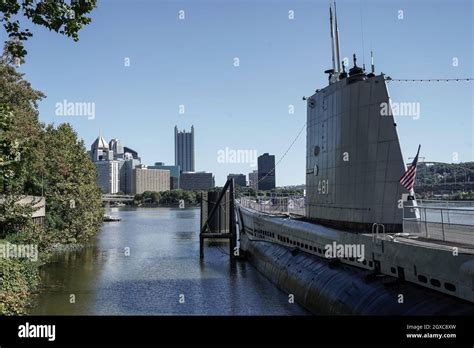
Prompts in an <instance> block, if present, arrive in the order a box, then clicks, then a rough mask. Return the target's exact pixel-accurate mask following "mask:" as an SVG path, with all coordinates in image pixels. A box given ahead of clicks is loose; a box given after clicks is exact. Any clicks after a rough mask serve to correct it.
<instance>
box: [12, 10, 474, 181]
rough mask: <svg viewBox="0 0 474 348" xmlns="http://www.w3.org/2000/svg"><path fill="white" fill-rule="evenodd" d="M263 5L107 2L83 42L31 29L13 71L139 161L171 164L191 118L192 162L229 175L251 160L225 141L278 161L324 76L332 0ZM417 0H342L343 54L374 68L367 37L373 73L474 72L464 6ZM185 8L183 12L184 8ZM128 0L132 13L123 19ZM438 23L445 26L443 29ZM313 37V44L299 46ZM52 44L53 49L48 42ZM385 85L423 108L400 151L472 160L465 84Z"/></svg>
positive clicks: (82, 127) (47, 107)
mask: <svg viewBox="0 0 474 348" xmlns="http://www.w3.org/2000/svg"><path fill="white" fill-rule="evenodd" d="M267 4H268V1H261V2H258V3H256V4H254V5H250V4H247V3H234V4H228V5H227V4H226V6H215V5H214V4H213V3H212V2H206V1H203V2H201V3H200V4H199V5H195V4H193V3H190V2H179V3H173V4H171V3H167V2H158V3H153V2H139V3H137V5H136V6H135V7H133V8H131V9H130V8H129V7H128V6H126V3H122V2H111V1H103V2H101V4H100V5H99V7H98V8H97V11H94V13H92V23H91V24H90V25H89V26H87V27H86V28H84V30H83V31H81V34H80V41H79V42H78V43H73V42H69V41H68V40H66V39H65V38H62V37H58V36H54V35H51V33H50V32H49V31H48V30H45V29H42V28H39V27H32V28H31V30H32V32H33V33H34V35H35V36H34V40H31V41H29V42H28V44H27V49H28V51H29V52H30V53H29V57H28V59H27V61H26V64H24V65H23V66H21V67H20V68H19V70H20V71H21V72H24V73H25V74H26V78H28V79H29V80H30V81H31V83H32V85H33V87H34V88H37V89H39V90H42V91H43V92H45V94H46V95H47V96H48V98H47V99H45V100H44V101H42V102H41V103H40V120H41V121H43V122H54V123H56V124H57V123H62V122H69V123H71V124H72V126H73V127H74V129H76V130H77V132H78V135H79V137H80V138H82V139H84V142H85V143H86V144H90V143H91V142H92V141H93V140H94V139H95V138H96V136H97V133H98V132H97V130H98V129H107V134H104V135H106V136H107V137H109V138H112V136H113V137H116V138H119V139H121V140H122V141H123V143H124V144H133V148H134V149H136V150H137V151H138V152H139V153H140V155H141V156H142V159H143V162H144V163H149V164H152V163H154V162H156V161H162V162H165V163H173V157H174V154H173V145H172V144H173V138H172V134H170V133H171V132H170V129H172V128H173V127H174V126H175V125H178V127H179V128H181V129H182V128H185V129H189V128H190V126H191V125H194V126H195V127H196V128H197V129H199V132H198V135H197V136H196V144H195V146H196V168H195V169H196V170H197V171H199V170H207V171H211V172H212V173H214V175H215V177H216V184H217V185H220V186H222V185H223V183H224V182H225V179H226V176H227V174H229V173H249V172H251V171H252V170H253V169H254V168H253V167H252V166H251V165H250V164H249V163H239V162H236V163H230V162H226V163H221V162H219V161H218V152H219V151H220V150H223V149H226V148H229V149H231V150H248V151H255V152H256V153H258V154H263V153H265V152H269V153H271V154H274V155H275V156H276V162H278V161H279V160H280V158H281V156H282V155H283V153H285V151H286V149H287V148H288V146H289V145H290V144H291V142H292V141H293V139H294V138H295V136H296V135H297V134H298V131H299V130H300V129H301V127H302V126H303V125H304V123H305V121H306V103H305V102H303V101H302V100H301V97H302V96H309V95H311V94H312V92H313V91H314V90H315V89H317V88H322V87H324V86H325V85H326V84H327V76H326V75H325V74H324V70H326V69H328V68H330V65H331V58H330V41H329V30H328V29H329V28H328V26H327V17H328V6H327V2H326V1H320V2H316V3H308V2H303V1H301V2H286V1H284V2H281V3H278V4H273V3H272V6H271V7H269V6H266V5H267ZM374 4H376V6H375V5H374ZM424 4H425V3H424V2H423V1H419V2H407V1H394V2H388V3H374V2H371V1H367V2H365V4H363V5H362V7H361V5H360V4H359V3H354V2H348V1H339V2H338V18H339V25H340V29H341V51H342V56H343V57H349V58H350V57H351V55H352V53H353V52H355V53H357V55H358V58H359V62H360V63H361V64H362V63H365V64H366V66H369V65H370V58H369V52H370V50H371V49H373V51H374V55H375V69H376V72H377V73H378V72H380V71H383V72H385V73H386V74H387V75H389V76H391V77H393V78H402V79H403V78H437V77H439V78H443V77H450V78H451V77H452V78H463V77H472V66H471V64H469V62H471V61H472V51H471V50H470V49H469V45H466V44H465V43H467V42H472V31H470V30H466V28H469V25H470V13H471V12H472V4H471V3H470V2H469V1H455V2H453V3H441V2H439V3H437V6H433V7H431V6H424ZM183 9H184V10H185V13H186V15H185V19H183V20H180V19H179V18H178V15H179V11H180V10H183ZM129 11H132V12H133V13H131V14H130V22H126V23H128V25H126V26H123V27H121V26H120V25H118V23H122V22H123V21H126V20H127V21H128V18H129ZM289 11H293V14H294V17H293V19H290V18H289ZM400 11H402V12H403V15H402V17H403V18H402V19H400ZM107 13H113V14H114V16H112V17H110V16H107ZM135 14H136V15H135ZM138 14H139V15H138ZM361 15H362V16H363V19H364V21H363V23H364V24H363V25H362V26H361ZM111 18H113V19H111ZM369 18H370V20H369ZM157 19H158V21H157ZM138 20H140V21H142V22H143V23H145V24H144V27H145V28H146V29H147V30H146V31H142V30H139V29H137V28H143V26H142V27H140V25H138V24H137V22H135V21H138ZM242 23H249V24H248V25H246V26H244V25H242ZM438 23H444V24H445V25H443V30H442V31H441V29H440V27H439V25H438ZM216 28H219V30H218V31H216V30H215V29H216ZM374 28H383V30H380V29H378V30H374ZM168 33H171V34H169V35H168ZM362 33H363V34H364V35H361V34H362ZM433 33H435V34H436V35H433ZM191 34H195V36H193V37H194V39H193V40H189V37H190V36H189V35H191ZM310 37H311V38H314V40H313V42H314V45H308V44H307V43H308V38H310ZM137 38H138V39H137ZM363 39H365V41H364V40H363ZM420 41H422V42H424V43H425V44H424V45H423V47H420V46H419V45H418V42H420ZM144 42H146V44H143V43H144ZM177 42H178V43H180V44H178V45H177V44H176V43H177ZM394 42H396V43H397V44H396V45H394V44H393V43H394ZM440 42H442V44H443V52H441V53H440V51H439V43H440ZM150 43H153V44H150ZM46 44H47V46H48V48H49V49H48V50H42V49H41V47H44V46H45V45H46ZM104 48H105V49H104ZM320 52H322V53H321V54H320ZM85 54H87V57H88V59H84V58H83V57H84V55H85ZM58 56H61V57H63V58H62V59H60V60H58V59H55V58H54V57H58ZM127 64H128V65H127ZM236 64H237V66H236ZM72 67H74V68H72ZM45 75H48V76H49V78H48V79H45V78H44V76H45ZM65 77H67V79H65ZM135 86H140V87H139V88H137V87H135ZM389 89H390V91H389V92H390V94H391V96H392V98H393V100H394V101H399V102H417V103H419V105H420V106H421V108H420V110H421V115H420V117H419V118H416V119H415V118H414V117H397V118H396V122H397V125H398V131H399V136H400V142H401V146H402V153H403V157H404V159H405V161H406V162H408V158H409V157H413V156H414V154H415V152H416V148H417V146H418V144H419V143H421V144H422V151H421V154H420V156H421V157H425V158H426V160H431V161H441V162H467V161H472V160H473V157H474V156H473V147H472V137H473V133H474V132H473V127H472V126H473V122H472V99H471V97H470V96H471V94H472V86H470V85H469V84H465V83H449V84H447V83H425V84H416V83H414V84H409V83H396V82H392V83H389ZM440 94H441V95H443V98H439V97H437V96H439V95H440ZM66 101H67V102H72V103H78V102H87V103H93V104H91V108H90V110H91V112H90V114H88V115H82V116H84V117H75V116H71V115H69V114H68V113H67V112H64V111H63V113H62V114H61V113H60V112H59V111H58V110H59V108H57V104H60V105H64V106H66V104H67V103H66ZM92 106H93V107H92ZM63 109H66V108H65V107H64V108H63ZM58 113H59V114H58ZM79 116H80V115H79ZM447 120H449V121H447ZM439 139H443V141H439ZM305 144H306V139H305V134H304V133H303V134H301V136H300V137H299V138H298V140H297V141H296V142H295V144H294V146H293V148H292V149H291V151H290V152H289V155H288V156H286V158H285V159H284V160H283V161H282V162H281V164H280V165H278V167H277V170H278V177H277V183H276V184H277V186H285V185H291V184H294V185H296V184H303V183H305V170H306V156H305Z"/></svg>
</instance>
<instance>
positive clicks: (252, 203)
mask: <svg viewBox="0 0 474 348" xmlns="http://www.w3.org/2000/svg"><path fill="white" fill-rule="evenodd" d="M240 204H241V205H242V206H243V207H245V208H249V209H253V210H256V211H260V212H263V213H268V214H286V215H287V214H289V215H299V216H304V214H305V197H302V196H279V195H275V196H270V197H255V196H254V197H251V196H242V197H240Z"/></svg>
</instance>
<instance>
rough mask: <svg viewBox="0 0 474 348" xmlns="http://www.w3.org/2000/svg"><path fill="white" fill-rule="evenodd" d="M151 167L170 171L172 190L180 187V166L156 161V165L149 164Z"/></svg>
mask: <svg viewBox="0 0 474 348" xmlns="http://www.w3.org/2000/svg"><path fill="white" fill-rule="evenodd" d="M148 168H149V169H164V170H169V171H170V188H169V189H170V190H175V189H179V174H180V168H179V166H171V165H165V164H164V163H163V162H155V165H153V166H148Z"/></svg>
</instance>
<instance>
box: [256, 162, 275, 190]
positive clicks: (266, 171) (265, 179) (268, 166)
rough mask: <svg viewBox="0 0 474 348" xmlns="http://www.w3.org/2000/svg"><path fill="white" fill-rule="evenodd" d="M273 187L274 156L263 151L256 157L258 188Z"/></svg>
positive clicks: (270, 188) (268, 188)
mask: <svg viewBox="0 0 474 348" xmlns="http://www.w3.org/2000/svg"><path fill="white" fill-rule="evenodd" d="M274 188H275V156H274V155H269V154H268V153H264V154H263V155H261V156H259V157H258V189H259V190H272V189H274Z"/></svg>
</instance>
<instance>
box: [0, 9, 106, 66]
mask: <svg viewBox="0 0 474 348" xmlns="http://www.w3.org/2000/svg"><path fill="white" fill-rule="evenodd" d="M96 3H97V1H96V0H69V1H68V0H18V1H17V0H1V1H0V13H1V14H2V16H0V23H2V25H3V27H4V29H5V31H6V33H7V35H8V40H7V41H5V51H6V54H7V55H8V56H9V58H10V60H11V61H12V62H14V63H15V64H16V65H19V63H20V62H21V61H22V60H23V59H24V58H25V56H26V54H27V51H26V49H25V47H24V42H25V41H26V40H28V38H30V37H32V36H33V34H32V33H31V31H30V30H29V29H28V28H25V29H22V28H21V26H20V20H19V19H17V17H18V16H21V15H22V16H24V17H26V18H27V19H28V20H30V21H31V22H32V23H34V24H36V25H41V26H43V27H45V28H48V29H49V30H52V31H55V32H57V33H59V34H62V35H66V36H68V37H71V38H72V39H73V40H74V41H78V40H79V35H78V33H79V31H80V30H81V29H82V28H83V27H84V26H85V25H87V24H89V23H90V22H91V19H90V17H87V15H88V14H89V13H90V12H91V11H92V10H93V9H94V8H95V7H96V5H97V4H96Z"/></svg>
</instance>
